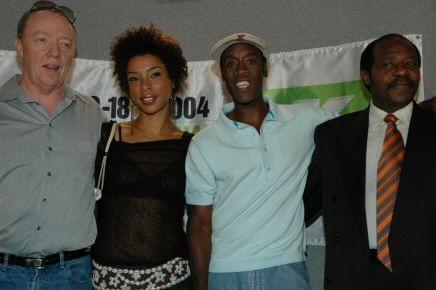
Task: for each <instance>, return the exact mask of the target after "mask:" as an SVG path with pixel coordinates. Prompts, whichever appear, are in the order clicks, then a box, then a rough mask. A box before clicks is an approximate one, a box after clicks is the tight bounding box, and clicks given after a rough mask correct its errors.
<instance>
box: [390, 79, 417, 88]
mask: <svg viewBox="0 0 436 290" xmlns="http://www.w3.org/2000/svg"><path fill="white" fill-rule="evenodd" d="M400 85H401V86H403V85H407V86H409V87H414V88H415V87H416V86H417V84H416V82H414V81H412V80H411V79H409V78H406V77H401V78H396V79H394V80H393V81H392V82H390V83H389V84H388V85H387V86H386V87H387V88H388V89H391V88H394V87H397V86H400Z"/></svg>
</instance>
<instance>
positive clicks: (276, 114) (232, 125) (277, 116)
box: [218, 97, 292, 135]
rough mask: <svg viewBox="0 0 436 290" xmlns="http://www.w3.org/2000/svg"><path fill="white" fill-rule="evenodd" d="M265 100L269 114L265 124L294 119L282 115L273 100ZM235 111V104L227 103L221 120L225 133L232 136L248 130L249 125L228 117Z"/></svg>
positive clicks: (220, 117)
mask: <svg viewBox="0 0 436 290" xmlns="http://www.w3.org/2000/svg"><path fill="white" fill-rule="evenodd" d="M263 100H264V101H265V103H267V104H268V107H269V109H268V113H267V114H266V116H265V119H264V122H265V121H266V122H270V121H272V122H280V123H281V122H286V121H288V120H289V119H291V118H292V114H289V113H288V115H284V114H283V113H282V110H281V109H280V107H279V105H277V104H276V103H274V102H273V101H272V100H270V99H269V98H267V97H263ZM234 109H235V103H233V102H231V103H227V104H225V105H224V106H223V108H222V110H221V111H220V115H219V120H218V122H220V126H221V127H222V128H223V131H224V132H226V133H230V134H231V135H234V134H236V132H237V131H238V130H241V129H244V128H247V127H248V126H250V125H248V124H245V123H240V122H237V121H234V120H230V119H229V118H228V117H227V115H228V114H229V113H230V112H231V111H233V110H234Z"/></svg>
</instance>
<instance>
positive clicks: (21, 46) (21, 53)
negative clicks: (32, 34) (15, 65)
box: [15, 37, 24, 59]
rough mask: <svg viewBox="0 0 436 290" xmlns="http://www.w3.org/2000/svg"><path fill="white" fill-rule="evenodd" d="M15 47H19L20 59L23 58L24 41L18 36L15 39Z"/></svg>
mask: <svg viewBox="0 0 436 290" xmlns="http://www.w3.org/2000/svg"><path fill="white" fill-rule="evenodd" d="M15 48H16V49H17V53H18V56H19V57H20V59H23V56H24V52H23V41H22V40H21V39H20V38H18V37H17V38H16V39H15Z"/></svg>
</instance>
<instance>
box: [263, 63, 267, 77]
mask: <svg viewBox="0 0 436 290" xmlns="http://www.w3.org/2000/svg"><path fill="white" fill-rule="evenodd" d="M263 77H265V78H266V77H268V68H267V65H266V64H264V66H263Z"/></svg>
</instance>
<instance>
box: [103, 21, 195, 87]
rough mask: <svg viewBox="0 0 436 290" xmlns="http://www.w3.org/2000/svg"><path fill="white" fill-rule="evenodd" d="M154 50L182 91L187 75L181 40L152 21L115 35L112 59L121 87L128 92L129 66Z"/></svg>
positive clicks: (174, 83)
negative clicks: (147, 24) (133, 59)
mask: <svg viewBox="0 0 436 290" xmlns="http://www.w3.org/2000/svg"><path fill="white" fill-rule="evenodd" d="M146 54H151V55H154V56H156V57H158V58H159V59H160V60H161V61H162V62H163V63H164V65H165V68H166V69H167V71H168V76H169V78H170V80H171V82H172V83H173V85H174V89H173V93H174V94H176V93H179V92H181V91H182V89H183V84H184V82H185V80H186V78H187V77H188V67H187V62H186V59H185V58H184V57H183V52H182V48H181V47H180V44H179V43H178V42H177V41H176V40H175V39H174V38H172V37H171V36H169V35H165V34H163V33H162V31H161V30H160V29H158V28H155V27H154V26H153V24H150V27H149V28H146V27H144V26H140V27H138V28H135V27H132V28H129V29H128V30H127V31H126V32H124V33H123V34H122V35H120V36H119V37H117V38H116V39H115V42H114V44H113V45H112V47H111V59H112V62H113V64H114V73H113V75H114V76H115V77H117V79H118V83H119V85H120V87H121V90H122V91H123V92H124V93H125V94H127V95H129V84H128V80H127V66H128V64H129V61H130V60H131V59H132V58H133V57H135V56H138V55H146Z"/></svg>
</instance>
